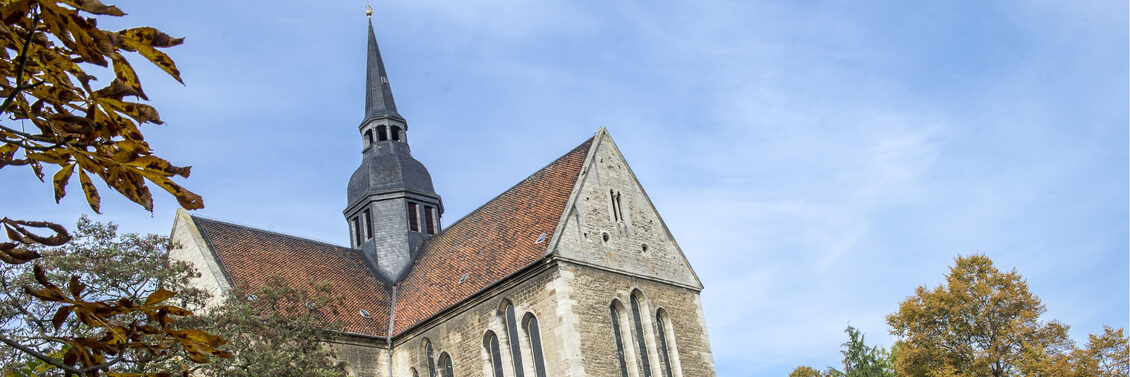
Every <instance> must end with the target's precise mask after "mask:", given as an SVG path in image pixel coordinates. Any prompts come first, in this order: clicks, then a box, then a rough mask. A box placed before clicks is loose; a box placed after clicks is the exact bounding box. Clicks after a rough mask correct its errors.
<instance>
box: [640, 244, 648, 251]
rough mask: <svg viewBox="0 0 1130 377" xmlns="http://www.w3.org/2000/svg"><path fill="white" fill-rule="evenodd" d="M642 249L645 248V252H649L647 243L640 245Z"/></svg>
mask: <svg viewBox="0 0 1130 377" xmlns="http://www.w3.org/2000/svg"><path fill="white" fill-rule="evenodd" d="M640 249H642V250H643V252H645V253H646V252H647V244H646V243H645V244H643V245H640Z"/></svg>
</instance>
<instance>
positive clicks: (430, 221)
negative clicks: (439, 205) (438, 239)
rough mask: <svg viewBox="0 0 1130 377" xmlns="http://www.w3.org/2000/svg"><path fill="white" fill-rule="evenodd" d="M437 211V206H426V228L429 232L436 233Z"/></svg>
mask: <svg viewBox="0 0 1130 377" xmlns="http://www.w3.org/2000/svg"><path fill="white" fill-rule="evenodd" d="M435 211H436V209H435V207H432V206H424V230H425V231H427V232H428V234H436V224H435V221H436V215H435Z"/></svg>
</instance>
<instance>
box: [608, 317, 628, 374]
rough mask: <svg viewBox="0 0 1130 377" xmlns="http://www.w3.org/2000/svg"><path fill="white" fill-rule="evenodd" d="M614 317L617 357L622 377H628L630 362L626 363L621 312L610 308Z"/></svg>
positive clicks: (613, 333) (613, 328) (613, 329)
mask: <svg viewBox="0 0 1130 377" xmlns="http://www.w3.org/2000/svg"><path fill="white" fill-rule="evenodd" d="M608 309H609V310H610V311H611V313H612V314H611V316H612V336H613V337H614V338H616V357H617V358H618V359H619V360H620V377H628V362H627V361H624V338H623V337H621V336H620V312H619V311H618V310H616V306H615V305H613V306H609V307H608Z"/></svg>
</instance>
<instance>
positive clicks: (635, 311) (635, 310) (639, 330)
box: [632, 295, 651, 377]
mask: <svg viewBox="0 0 1130 377" xmlns="http://www.w3.org/2000/svg"><path fill="white" fill-rule="evenodd" d="M642 318H646V317H642ZM642 318H641V317H640V301H639V299H637V298H636V295H632V319H635V321H633V322H635V325H636V343H637V344H639V346H640V362H641V363H643V375H644V377H651V363H650V362H649V361H648V359H647V342H645V341H644V337H643V321H641V319H642Z"/></svg>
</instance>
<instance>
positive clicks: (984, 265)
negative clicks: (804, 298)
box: [887, 255, 1125, 377]
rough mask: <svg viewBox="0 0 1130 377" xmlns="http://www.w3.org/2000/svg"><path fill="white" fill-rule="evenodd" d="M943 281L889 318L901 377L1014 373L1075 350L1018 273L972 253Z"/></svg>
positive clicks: (957, 262)
mask: <svg viewBox="0 0 1130 377" xmlns="http://www.w3.org/2000/svg"><path fill="white" fill-rule="evenodd" d="M945 280H946V283H945V285H939V286H938V287H937V288H935V289H933V290H927V289H926V288H925V287H918V289H917V290H916V291H915V294H914V295H913V296H910V297H908V298H907V299H906V300H905V301H903V302H902V303H901V304H900V305H899V309H898V311H897V312H895V313H894V314H891V315H890V316H888V317H887V323H888V324H889V325H890V326H891V333H892V334H895V335H897V336H898V337H899V338H900V344H899V349H898V352H897V356H898V357H897V359H896V360H895V367H896V370H897V371H898V374H899V375H902V376H942V375H945V376H955V375H957V376H995V377H1002V376H1014V375H1018V374H1020V373H1022V372H1023V370H1024V368H1025V365H1026V364H1027V365H1030V366H1033V365H1036V364H1035V363H1037V362H1038V361H1040V360H1046V359H1047V358H1049V357H1051V358H1056V357H1060V356H1061V355H1064V354H1065V353H1066V352H1069V351H1070V349H1071V348H1072V344H1071V340H1070V339H1069V338H1068V337H1067V329H1068V327H1067V326H1066V325H1064V324H1061V323H1059V322H1056V321H1050V322H1043V321H1041V320H1040V316H1041V315H1042V314H1043V313H1044V306H1043V304H1041V303H1040V299H1039V298H1037V297H1036V296H1035V295H1033V294H1031V293H1030V292H1029V291H1028V286H1027V284H1026V283H1025V282H1024V279H1022V278H1021V277H1020V274H1018V273H1017V272H1016V270H1012V271H1009V272H1001V271H999V270H997V268H996V267H994V266H993V262H992V260H990V259H989V258H988V257H986V256H984V255H971V256H967V257H958V258H956V259H955V263H954V266H953V267H951V268H950V272H949V274H948V275H946V277H945ZM1119 334H1120V333H1119ZM1123 339H1125V338H1123ZM1048 363H1050V361H1049V362H1048Z"/></svg>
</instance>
